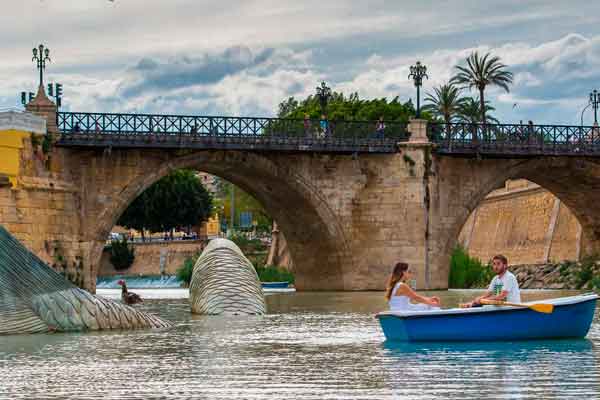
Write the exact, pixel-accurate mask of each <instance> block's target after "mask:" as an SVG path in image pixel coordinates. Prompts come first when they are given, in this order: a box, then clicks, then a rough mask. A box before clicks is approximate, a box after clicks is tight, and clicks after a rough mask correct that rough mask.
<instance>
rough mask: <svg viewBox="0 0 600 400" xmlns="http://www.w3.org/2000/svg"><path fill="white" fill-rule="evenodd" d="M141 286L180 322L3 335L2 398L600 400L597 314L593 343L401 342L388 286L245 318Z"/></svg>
mask: <svg viewBox="0 0 600 400" xmlns="http://www.w3.org/2000/svg"><path fill="white" fill-rule="evenodd" d="M98 292H99V294H101V295H104V296H107V297H112V298H117V297H118V296H119V292H118V291H117V290H112V289H102V290H99V291H98ZM136 292H138V293H139V294H141V295H142V297H144V298H145V299H146V301H145V303H144V304H143V305H142V307H141V308H142V309H144V310H146V311H150V312H154V313H157V314H159V315H161V316H163V317H165V318H168V319H170V320H171V321H174V322H175V323H176V327H175V328H173V329H170V330H165V331H152V330H146V331H123V332H96V333H85V334H47V335H46V334H44V335H31V336H10V337H0V399H11V400H12V399H104V400H109V399H189V398H194V399H227V400H231V399H395V398H398V399H404V398H406V399H442V398H460V399H483V398H485V399H491V398H498V399H500V398H505V399H517V398H518V399H529V398H531V399H570V398H572V399H582V398H584V399H596V398H600V321H599V320H598V314H597V315H596V318H595V322H594V324H593V325H592V329H591V331H590V333H589V335H588V337H587V339H584V340H564V341H544V342H515V343H471V344H451V343H447V344H391V343H388V342H385V340H384V336H383V334H382V332H381V330H380V327H379V324H378V322H377V320H376V319H375V318H373V315H374V313H376V312H377V311H380V310H382V309H384V308H385V303H384V300H383V298H382V294H381V293H375V292H358V293H353V292H335V293H307V292H304V293H292V294H287V293H286V294H273V295H269V296H267V302H268V308H269V314H268V315H266V316H262V317H243V318H242V317H202V316H193V315H191V314H190V312H189V306H188V303H187V291H186V290H184V289H152V290H141V289H138V290H136ZM436 294H437V295H438V296H440V297H442V301H443V304H444V305H445V306H454V305H456V303H457V302H458V301H463V300H465V299H467V298H470V297H472V296H474V295H476V294H477V292H473V291H449V292H437V293H436ZM568 294H572V292H555V291H554V292H552V291H525V292H524V295H523V297H524V300H532V299H541V298H549V297H559V296H563V295H568Z"/></svg>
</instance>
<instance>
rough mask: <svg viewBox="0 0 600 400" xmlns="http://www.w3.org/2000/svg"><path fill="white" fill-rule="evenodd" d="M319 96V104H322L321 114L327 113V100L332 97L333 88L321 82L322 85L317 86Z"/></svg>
mask: <svg viewBox="0 0 600 400" xmlns="http://www.w3.org/2000/svg"><path fill="white" fill-rule="evenodd" d="M317 97H318V98H319V104H320V105H321V114H322V115H326V111H327V102H328V101H329V99H330V98H331V89H330V88H329V87H328V86H327V85H326V84H325V82H321V86H317Z"/></svg>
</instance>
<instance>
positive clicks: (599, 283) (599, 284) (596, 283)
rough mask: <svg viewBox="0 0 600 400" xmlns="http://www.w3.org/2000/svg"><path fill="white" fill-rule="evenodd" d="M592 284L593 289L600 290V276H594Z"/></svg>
mask: <svg viewBox="0 0 600 400" xmlns="http://www.w3.org/2000/svg"><path fill="white" fill-rule="evenodd" d="M590 286H591V289H592V290H594V291H596V292H600V276H595V277H593V278H592V280H591V281H590Z"/></svg>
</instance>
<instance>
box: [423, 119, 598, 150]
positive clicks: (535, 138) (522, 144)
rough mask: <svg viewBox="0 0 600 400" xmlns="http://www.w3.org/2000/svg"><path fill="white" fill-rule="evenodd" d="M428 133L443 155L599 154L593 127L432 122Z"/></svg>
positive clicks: (596, 132) (595, 132)
mask: <svg viewBox="0 0 600 400" xmlns="http://www.w3.org/2000/svg"><path fill="white" fill-rule="evenodd" d="M427 133H428V136H429V138H430V140H431V141H433V142H434V143H436V144H437V151H438V153H441V154H454V155H468V154H481V155H486V154H487V155H496V156H539V155H549V156H552V155H557V156H558V155H573V156H575V155H578V156H600V129H599V128H598V127H593V126H568V125H533V124H486V125H483V124H462V123H450V124H446V123H430V124H428V126H427Z"/></svg>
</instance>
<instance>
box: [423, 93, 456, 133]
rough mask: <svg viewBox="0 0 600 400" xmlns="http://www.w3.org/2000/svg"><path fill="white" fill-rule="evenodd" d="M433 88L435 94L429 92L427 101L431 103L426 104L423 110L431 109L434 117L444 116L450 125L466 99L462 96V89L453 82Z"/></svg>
mask: <svg viewBox="0 0 600 400" xmlns="http://www.w3.org/2000/svg"><path fill="white" fill-rule="evenodd" d="M433 90H434V93H433V94H432V93H427V97H425V101H426V102H428V103H429V104H427V105H425V106H424V107H423V110H424V111H429V112H430V113H431V114H432V115H433V116H434V117H438V118H442V119H443V120H444V122H445V123H446V125H448V124H450V123H451V122H452V120H453V119H454V118H455V117H456V116H457V114H458V112H459V110H460V107H461V106H462V105H463V103H464V102H465V100H466V99H465V98H464V97H460V89H459V88H458V87H456V86H455V85H453V84H451V83H447V84H445V85H441V86H438V87H436V88H434V89H433Z"/></svg>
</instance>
